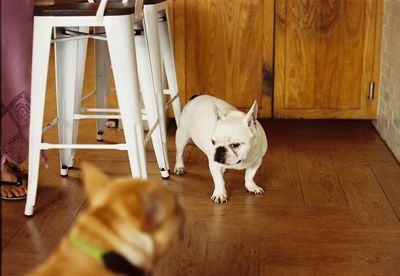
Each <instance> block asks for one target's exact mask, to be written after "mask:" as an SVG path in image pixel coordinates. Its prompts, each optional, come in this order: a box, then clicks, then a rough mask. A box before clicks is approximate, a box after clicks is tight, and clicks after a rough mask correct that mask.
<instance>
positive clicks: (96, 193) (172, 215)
mask: <svg viewBox="0 0 400 276" xmlns="http://www.w3.org/2000/svg"><path fill="white" fill-rule="evenodd" d="M82 169H83V181H84V184H85V189H86V193H87V195H88V201H89V206H88V209H87V212H86V215H87V216H85V218H86V223H88V224H90V223H92V226H94V227H96V232H97V233H98V234H101V237H102V238H104V241H105V242H106V244H107V246H108V247H111V248H109V249H110V250H112V251H113V252H116V253H118V254H119V255H121V256H123V257H124V258H125V259H126V260H128V261H129V262H131V263H133V264H135V265H137V266H139V267H141V268H143V269H144V270H147V271H151V270H153V268H154V265H155V264H156V262H157V260H158V259H159V258H160V257H161V256H162V255H163V254H164V253H166V251H167V250H168V249H169V248H170V247H171V245H172V244H173V243H174V242H175V241H176V240H177V239H179V238H180V237H181V233H182V228H183V212H182V209H181V208H180V206H179V204H178V201H177V199H176V197H175V195H174V193H173V192H172V191H171V190H170V189H169V188H168V187H166V186H165V185H162V184H160V183H155V182H151V181H147V180H140V179H132V178H119V179H112V178H110V177H108V176H106V175H104V174H103V173H102V172H101V171H100V170H98V169H97V168H96V167H94V166H93V165H90V164H88V163H84V164H83V165H82Z"/></svg>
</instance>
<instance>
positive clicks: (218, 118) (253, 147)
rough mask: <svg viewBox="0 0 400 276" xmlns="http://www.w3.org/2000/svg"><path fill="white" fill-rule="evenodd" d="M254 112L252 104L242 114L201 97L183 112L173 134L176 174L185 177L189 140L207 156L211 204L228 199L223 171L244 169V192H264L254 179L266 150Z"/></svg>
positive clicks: (263, 134) (255, 107) (211, 98)
mask: <svg viewBox="0 0 400 276" xmlns="http://www.w3.org/2000/svg"><path fill="white" fill-rule="evenodd" d="M257 109H258V107H257V103H256V102H255V101H254V104H253V106H252V107H251V108H250V111H249V112H248V113H247V114H245V113H243V112H241V111H239V110H237V109H236V108H234V107H233V106H231V105H230V104H228V103H226V102H225V101H223V100H221V99H218V98H215V97H212V96H208V95H202V96H198V97H196V98H194V99H192V100H190V101H189V102H188V103H187V104H186V106H185V108H184V109H183V111H182V115H181V119H180V123H179V126H178V129H177V131H176V140H175V142H176V164H175V169H174V171H175V173H176V174H177V175H181V174H184V171H185V169H184V168H185V166H184V163H183V151H184V148H185V146H186V145H187V143H188V142H189V140H190V139H191V140H192V141H193V142H194V144H195V145H196V146H197V147H199V148H200V149H201V150H202V151H203V152H204V153H205V154H206V155H207V157H208V163H209V168H210V171H211V175H212V177H213V180H214V185H215V189H214V192H213V194H212V197H211V199H212V200H213V201H215V202H216V203H224V202H226V201H227V200H228V196H227V193H226V189H225V182H224V178H223V174H224V173H225V170H226V169H236V170H241V169H246V173H245V187H246V189H247V190H248V191H249V192H250V193H255V194H260V193H263V192H264V190H263V189H262V188H261V187H259V186H257V184H256V183H255V182H254V180H253V178H254V175H255V174H256V172H257V169H258V168H259V167H260V165H261V163H262V158H263V156H264V154H265V153H266V151H267V148H268V143H267V136H266V135H265V132H264V130H263V128H262V126H261V124H260V123H259V122H258V121H257ZM217 149H218V151H217ZM217 161H218V162H217Z"/></svg>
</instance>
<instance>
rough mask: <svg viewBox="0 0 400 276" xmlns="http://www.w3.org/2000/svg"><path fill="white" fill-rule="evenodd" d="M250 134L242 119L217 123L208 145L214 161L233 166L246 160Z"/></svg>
mask: <svg viewBox="0 0 400 276" xmlns="http://www.w3.org/2000/svg"><path fill="white" fill-rule="evenodd" d="M250 139H251V136H250V133H249V130H248V127H247V125H245V124H244V123H243V120H242V119H234V120H222V121H219V122H217V125H216V127H215V130H214V134H213V135H212V137H211V140H210V143H211V144H212V145H213V147H214V161H216V162H218V163H221V164H225V165H235V164H239V163H240V162H241V161H242V160H244V159H246V157H247V154H248V153H249V150H250Z"/></svg>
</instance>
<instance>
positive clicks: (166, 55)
mask: <svg viewBox="0 0 400 276" xmlns="http://www.w3.org/2000/svg"><path fill="white" fill-rule="evenodd" d="M165 14H166V20H165V21H161V22H158V31H159V35H160V48H161V55H162V59H163V62H164V68H165V74H166V76H167V82H168V87H169V90H170V93H171V98H174V97H175V96H177V98H176V99H175V100H174V101H173V102H172V109H173V110H174V115H175V122H176V125H177V126H178V125H179V120H180V118H181V105H180V101H179V95H178V80H177V78H176V69H175V61H174V50H173V48H172V42H171V35H170V34H171V32H170V30H169V24H168V11H167V10H165Z"/></svg>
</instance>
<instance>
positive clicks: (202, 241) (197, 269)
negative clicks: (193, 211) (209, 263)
mask: <svg viewBox="0 0 400 276" xmlns="http://www.w3.org/2000/svg"><path fill="white" fill-rule="evenodd" d="M184 237H185V238H184V240H183V241H181V242H180V243H178V244H176V245H175V246H174V248H173V249H172V250H171V251H170V252H169V253H168V254H167V255H166V256H165V257H164V258H163V259H162V260H161V262H160V263H159V265H158V266H157V269H156V271H155V273H154V275H160V276H161V275H162V276H164V275H171V276H175V275H176V276H178V275H204V274H202V273H201V270H202V268H203V267H204V266H205V256H206V251H207V243H208V242H207V236H206V235H204V233H203V232H201V231H199V229H198V228H197V223H196V222H191V221H187V222H186V227H185V233H184Z"/></svg>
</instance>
